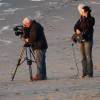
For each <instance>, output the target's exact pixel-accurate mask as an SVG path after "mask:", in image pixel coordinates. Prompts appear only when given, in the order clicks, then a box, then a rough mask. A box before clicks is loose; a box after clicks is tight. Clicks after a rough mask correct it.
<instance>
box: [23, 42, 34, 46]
mask: <svg viewBox="0 0 100 100" xmlns="http://www.w3.org/2000/svg"><path fill="white" fill-rule="evenodd" d="M31 46H32V44H31V43H28V42H27V43H25V44H24V47H31Z"/></svg>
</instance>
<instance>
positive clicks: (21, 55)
mask: <svg viewBox="0 0 100 100" xmlns="http://www.w3.org/2000/svg"><path fill="white" fill-rule="evenodd" d="M24 49H25V48H24V47H23V48H22V49H21V52H20V56H19V59H18V63H17V66H16V68H15V71H14V73H13V75H12V79H11V81H13V80H14V78H15V74H16V72H17V69H18V66H19V65H20V62H21V59H22V57H23V53H24Z"/></svg>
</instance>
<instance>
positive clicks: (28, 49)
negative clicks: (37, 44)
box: [11, 44, 36, 81]
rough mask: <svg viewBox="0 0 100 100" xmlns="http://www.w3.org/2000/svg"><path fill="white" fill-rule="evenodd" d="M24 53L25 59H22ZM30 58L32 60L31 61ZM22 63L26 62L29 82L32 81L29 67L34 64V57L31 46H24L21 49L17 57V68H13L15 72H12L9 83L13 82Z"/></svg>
mask: <svg viewBox="0 0 100 100" xmlns="http://www.w3.org/2000/svg"><path fill="white" fill-rule="evenodd" d="M24 52H25V53H26V57H25V58H24V59H23V55H24ZM32 58H33V59H34V60H32ZM22 59H23V60H22ZM24 61H27V65H28V66H29V74H30V80H31V81H33V78H32V67H31V65H32V62H35V63H36V61H35V56H34V53H33V50H32V47H31V44H24V46H23V47H22V49H21V51H20V56H19V59H18V63H17V66H16V68H15V71H14V73H13V75H12V79H11V81H13V80H14V78H15V75H16V72H17V69H18V67H19V66H20V65H21V64H22V63H24Z"/></svg>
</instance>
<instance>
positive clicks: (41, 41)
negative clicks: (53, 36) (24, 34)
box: [29, 20, 48, 49]
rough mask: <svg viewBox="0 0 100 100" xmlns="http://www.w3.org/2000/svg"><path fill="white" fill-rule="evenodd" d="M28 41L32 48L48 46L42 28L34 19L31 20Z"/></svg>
mask: <svg viewBox="0 0 100 100" xmlns="http://www.w3.org/2000/svg"><path fill="white" fill-rule="evenodd" d="M29 41H30V42H31V43H32V46H33V49H47V48H48V44H47V40H46V37H45V34H44V29H43V27H42V26H41V25H40V24H39V23H38V22H36V21H35V20H33V21H32V24H31V27H30V36H29Z"/></svg>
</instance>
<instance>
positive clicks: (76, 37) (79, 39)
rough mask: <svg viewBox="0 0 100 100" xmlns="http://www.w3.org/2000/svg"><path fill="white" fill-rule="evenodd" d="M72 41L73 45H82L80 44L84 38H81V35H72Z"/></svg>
mask: <svg viewBox="0 0 100 100" xmlns="http://www.w3.org/2000/svg"><path fill="white" fill-rule="evenodd" d="M72 40H73V42H75V43H77V42H78V43H82V42H84V41H85V40H84V38H83V34H76V33H75V34H73V36H72Z"/></svg>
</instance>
